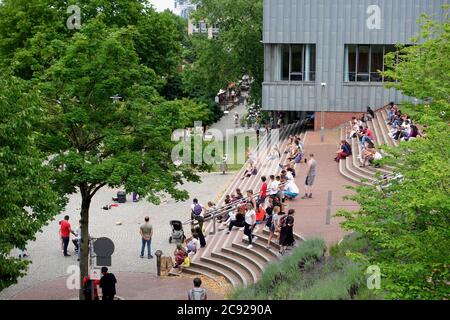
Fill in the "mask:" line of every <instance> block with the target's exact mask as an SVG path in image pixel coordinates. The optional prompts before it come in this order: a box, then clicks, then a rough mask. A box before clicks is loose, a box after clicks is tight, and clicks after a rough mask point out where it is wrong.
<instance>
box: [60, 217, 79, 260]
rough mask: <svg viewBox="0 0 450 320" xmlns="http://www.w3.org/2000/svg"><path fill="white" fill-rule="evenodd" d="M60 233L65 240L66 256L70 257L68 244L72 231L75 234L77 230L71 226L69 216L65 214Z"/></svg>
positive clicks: (64, 249)
mask: <svg viewBox="0 0 450 320" xmlns="http://www.w3.org/2000/svg"><path fill="white" fill-rule="evenodd" d="M59 233H60V235H61V239H62V240H63V251H64V256H65V257H68V256H70V254H68V253H67V246H68V245H69V240H70V234H71V233H72V234H73V235H75V232H73V230H72V228H71V227H70V223H69V216H65V217H64V220H62V221H61V223H60V230H59Z"/></svg>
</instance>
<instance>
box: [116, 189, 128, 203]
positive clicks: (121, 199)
mask: <svg viewBox="0 0 450 320" xmlns="http://www.w3.org/2000/svg"><path fill="white" fill-rule="evenodd" d="M117 201H118V202H119V203H125V202H127V194H126V192H125V191H118V192H117Z"/></svg>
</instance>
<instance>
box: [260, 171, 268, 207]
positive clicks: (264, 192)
mask: <svg viewBox="0 0 450 320" xmlns="http://www.w3.org/2000/svg"><path fill="white" fill-rule="evenodd" d="M266 180H267V179H266V177H265V176H262V177H261V181H262V185H261V189H260V190H259V198H258V204H262V203H264V201H266V197H267V183H266Z"/></svg>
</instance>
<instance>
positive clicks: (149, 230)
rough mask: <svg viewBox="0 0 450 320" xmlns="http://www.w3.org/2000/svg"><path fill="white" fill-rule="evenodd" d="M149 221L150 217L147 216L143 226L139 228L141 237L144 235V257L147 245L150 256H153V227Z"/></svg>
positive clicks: (142, 254)
mask: <svg viewBox="0 0 450 320" xmlns="http://www.w3.org/2000/svg"><path fill="white" fill-rule="evenodd" d="M149 221H150V218H149V217H145V219H144V223H143V224H141V227H140V229H139V233H140V234H141V237H142V247H141V258H143V257H144V250H145V246H146V245H147V255H148V258H149V259H152V258H153V256H152V250H151V245H152V237H153V227H152V225H151V224H150V222H149Z"/></svg>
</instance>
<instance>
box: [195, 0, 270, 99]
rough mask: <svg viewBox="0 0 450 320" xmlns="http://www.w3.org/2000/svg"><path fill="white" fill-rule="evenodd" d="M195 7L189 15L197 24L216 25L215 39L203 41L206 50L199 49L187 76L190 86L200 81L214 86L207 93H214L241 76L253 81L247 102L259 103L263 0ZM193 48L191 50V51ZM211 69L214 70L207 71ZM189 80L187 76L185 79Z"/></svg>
mask: <svg viewBox="0 0 450 320" xmlns="http://www.w3.org/2000/svg"><path fill="white" fill-rule="evenodd" d="M195 2H196V3H198V5H199V8H198V10H197V11H196V12H194V13H193V18H194V19H195V20H197V21H200V20H204V21H207V22H208V24H209V25H213V24H218V26H219V28H220V32H219V35H218V38H217V39H212V40H207V41H206V45H207V47H205V46H203V47H199V48H197V50H196V52H197V53H198V54H199V55H200V57H199V59H198V61H197V62H196V63H195V66H194V68H193V69H192V70H191V72H192V73H194V74H197V76H194V75H191V76H190V79H191V81H187V82H188V83H191V85H195V84H196V81H198V80H201V79H203V81H201V82H200V83H201V84H202V86H208V85H210V84H214V86H215V87H214V88H211V89H209V91H208V92H209V93H210V95H211V94H214V95H215V94H216V93H217V91H218V90H219V89H220V88H223V87H224V85H223V84H224V83H225V84H228V83H229V82H233V81H237V80H239V79H240V77H242V75H244V74H249V75H250V76H252V77H253V78H254V80H255V81H254V82H253V84H252V87H251V100H252V101H254V102H255V103H257V104H259V105H260V103H261V94H262V93H261V92H262V82H263V76H264V73H263V68H264V45H263V44H262V43H261V41H262V27H263V1H262V0H255V1H248V0H196V1H195ZM194 49H195V48H194ZM211 68H214V71H213V72H211ZM187 80H189V77H188V78H187Z"/></svg>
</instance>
